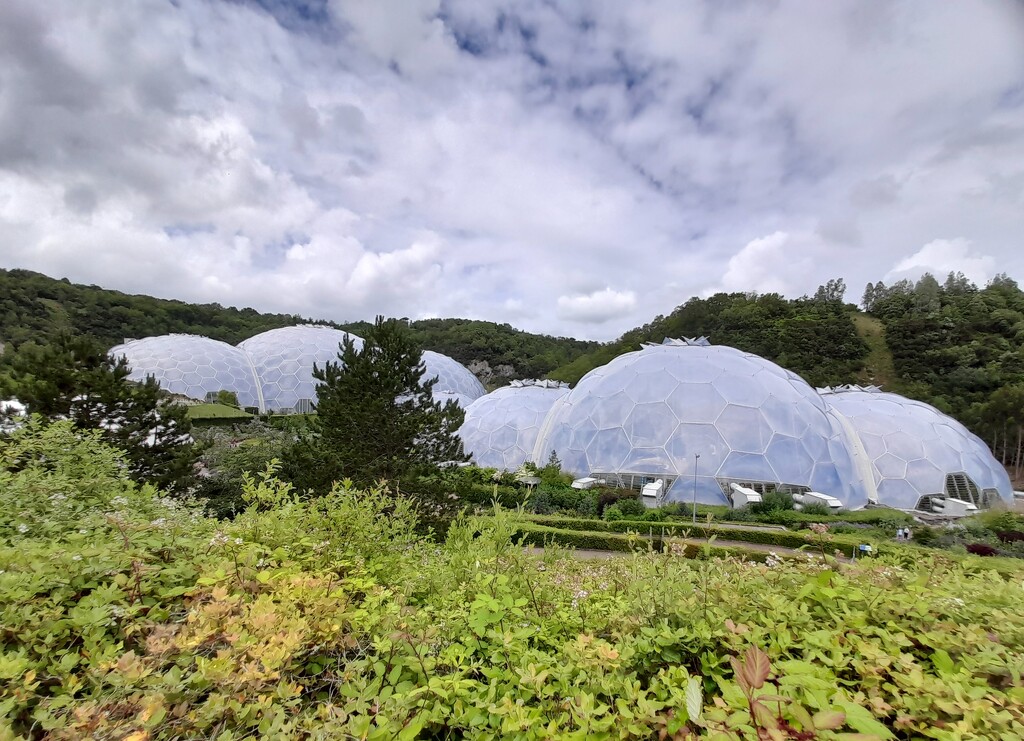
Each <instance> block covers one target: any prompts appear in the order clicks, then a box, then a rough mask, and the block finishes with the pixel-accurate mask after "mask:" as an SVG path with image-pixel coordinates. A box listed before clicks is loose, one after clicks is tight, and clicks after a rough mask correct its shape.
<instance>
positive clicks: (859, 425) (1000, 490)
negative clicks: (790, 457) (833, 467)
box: [820, 386, 1013, 510]
mask: <svg viewBox="0 0 1024 741" xmlns="http://www.w3.org/2000/svg"><path fill="white" fill-rule="evenodd" d="M820 393H821V395H822V398H823V399H824V401H825V403H826V404H827V405H828V406H829V408H830V410H831V411H832V412H833V414H834V415H835V416H836V418H837V419H839V421H840V422H841V423H842V425H843V426H844V427H845V428H846V429H847V436H848V438H849V443H848V444H849V447H850V449H851V450H852V451H853V457H854V460H855V461H857V462H858V465H857V469H858V477H859V478H860V479H861V480H862V481H863V482H864V485H865V488H866V490H867V492H868V496H869V498H870V499H871V500H872V501H874V502H877V503H878V504H883V505H887V506H890V507H895V508H897V509H907V510H912V509H923V510H928V509H930V508H931V499H932V498H934V497H942V498H953V499H961V500H964V501H969V502H971V503H972V504H975V505H976V506H978V507H981V508H985V507H991V506H993V505H995V504H997V503H998V502H999V501H1000V500H1002V501H1003V502H1005V503H1006V504H1012V503H1013V487H1012V486H1011V484H1010V478H1009V476H1007V474H1006V469H1005V468H1003V466H1002V465H1000V463H999V461H997V460H996V459H995V458H994V457H993V456H992V453H991V452H990V451H989V449H988V446H986V445H985V443H984V442H983V441H982V440H981V439H980V438H979V437H977V436H976V435H974V434H973V433H972V432H970V431H969V430H968V429H967V428H966V427H964V426H963V425H962V424H960V423H959V422H957V421H956V420H955V419H953V418H952V417H950V416H948V415H946V414H943V413H942V412H940V411H939V410H938V409H936V408H935V407H933V406H931V405H929V404H925V403H924V402H921V401H915V400H913V399H908V398H906V397H905V396H900V395H899V394H894V393H889V392H885V391H882V390H880V389H878V388H877V387H874V386H866V387H862V386H841V387H837V388H825V389H820Z"/></svg>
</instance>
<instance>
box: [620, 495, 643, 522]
mask: <svg viewBox="0 0 1024 741" xmlns="http://www.w3.org/2000/svg"><path fill="white" fill-rule="evenodd" d="M616 504H617V505H618V507H619V510H620V511H621V512H622V514H623V516H624V517H625V518H634V517H644V516H645V515H646V514H647V513H648V512H649V510H648V509H647V507H645V506H644V503H643V502H641V501H640V499H639V498H636V497H634V498H632V499H620V500H619V501H618V502H616Z"/></svg>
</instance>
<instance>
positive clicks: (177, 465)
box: [15, 335, 197, 491]
mask: <svg viewBox="0 0 1024 741" xmlns="http://www.w3.org/2000/svg"><path fill="white" fill-rule="evenodd" d="M130 373H131V368H129V366H128V363H127V361H126V360H125V359H124V358H123V357H122V358H112V357H110V356H109V355H107V353H106V352H105V351H104V350H103V348H102V347H101V346H100V345H99V344H97V343H96V342H95V341H93V340H91V339H89V338H86V337H71V336H69V335H62V336H60V337H59V338H58V339H57V341H56V342H54V343H53V344H51V345H47V346H44V347H40V348H33V349H32V351H31V352H28V353H23V354H22V355H21V356H20V357H19V358H18V361H17V365H16V366H15V378H16V383H17V391H18V397H19V399H20V401H21V402H22V403H23V404H25V406H26V407H27V409H28V412H29V413H30V414H39V415H41V416H43V417H47V418H50V419H70V420H71V421H72V422H74V424H75V426H76V427H79V428H82V429H97V430H100V431H102V433H103V436H104V438H105V439H106V440H107V442H109V443H110V444H111V445H113V446H114V447H117V448H119V449H121V450H122V451H124V453H125V455H126V457H127V460H128V462H129V465H130V467H131V471H130V472H131V476H132V478H133V479H135V480H136V481H140V482H147V483H152V484H154V485H156V486H158V487H160V488H161V489H164V490H168V491H182V490H184V489H186V488H187V487H188V486H189V485H190V484H191V483H192V466H193V463H194V462H195V460H196V457H197V451H196V450H195V446H194V445H193V441H192V437H191V429H192V423H191V421H190V420H189V419H188V416H187V410H186V408H185V407H184V406H183V405H181V404H173V403H169V402H167V401H166V398H165V397H166V393H165V392H164V391H162V390H161V388H160V386H159V384H158V383H157V382H156V380H155V379H154V378H153V377H152V376H149V377H147V378H146V380H145V381H144V382H142V383H134V382H131V381H129V380H128V375H129V374H130Z"/></svg>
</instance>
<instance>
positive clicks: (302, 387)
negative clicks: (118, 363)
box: [110, 324, 485, 413]
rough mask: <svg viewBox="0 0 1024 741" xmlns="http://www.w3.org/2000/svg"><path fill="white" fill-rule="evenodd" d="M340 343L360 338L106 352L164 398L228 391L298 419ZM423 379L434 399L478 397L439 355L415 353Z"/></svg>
mask: <svg viewBox="0 0 1024 741" xmlns="http://www.w3.org/2000/svg"><path fill="white" fill-rule="evenodd" d="M346 337H351V338H352V340H353V342H354V344H355V345H356V347H357V348H359V347H361V346H362V343H363V341H362V339H361V338H360V337H357V336H356V335H354V334H351V333H347V332H343V331H342V330H340V329H335V328H333V327H326V326H321V325H311V324H306V325H298V326H294V327H281V328H280V329H271V330H269V331H267V332H262V333H260V334H258V335H255V336H254V337H250V338H249V339H247V340H244V341H243V342H241V343H239V345H238V346H237V347H234V346H232V345H229V344H227V343H225V342H219V341H217V340H211V339H210V338H208V337H200V336H197V335H186V334H170V335H161V336H159V337H146V338H144V339H140V340H131V341H129V342H125V343H124V344H121V345H117V346H116V347H113V348H111V349H110V354H111V355H114V356H123V357H125V358H126V359H127V361H128V365H129V366H130V367H131V376H130V378H132V379H133V380H139V381H141V380H143V379H145V378H146V376H153V377H155V378H156V380H157V382H158V383H159V384H160V385H161V386H162V387H163V388H165V389H167V390H168V391H170V392H172V393H176V394H182V395H184V396H188V397H190V398H193V399H199V400H203V399H206V398H207V395H209V394H214V393H216V392H218V391H231V392H233V393H234V394H235V395H236V396H237V398H238V402H239V404H240V405H241V406H243V407H249V408H254V409H258V410H259V411H261V412H265V411H272V412H300V413H306V412H310V411H312V410H313V408H314V406H315V405H316V385H317V383H318V382H317V380H316V379H315V378H313V367H314V365H315V366H317V367H320V368H322V367H323V366H324V365H326V364H327V363H328V362H337V360H338V351H339V349H340V346H341V344H342V343H343V342H344V341H345V338H346ZM423 363H424V365H425V366H426V369H427V371H426V374H425V377H426V378H434V377H436V378H437V379H438V380H437V383H436V384H435V386H434V398H435V399H439V400H441V401H445V400H447V399H453V400H455V401H456V402H457V403H458V404H459V405H460V406H462V407H465V406H468V405H469V404H470V403H471V402H472V401H473V400H474V399H476V398H477V397H480V396H483V395H484V393H485V390H484V387H483V385H481V383H480V381H478V380H477V378H476V376H474V375H473V374H472V373H471V372H470V371H469V369H468V368H466V367H465V366H464V365H462V364H461V363H459V362H457V361H455V360H453V359H452V358H449V357H448V356H447V355H442V354H441V353H436V352H432V351H426V352H424V353H423Z"/></svg>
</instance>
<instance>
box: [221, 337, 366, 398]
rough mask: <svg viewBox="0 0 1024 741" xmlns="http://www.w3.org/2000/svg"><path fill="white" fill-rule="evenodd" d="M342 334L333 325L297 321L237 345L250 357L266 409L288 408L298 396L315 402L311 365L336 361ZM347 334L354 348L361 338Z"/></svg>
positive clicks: (360, 345)
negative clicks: (296, 323) (292, 325)
mask: <svg viewBox="0 0 1024 741" xmlns="http://www.w3.org/2000/svg"><path fill="white" fill-rule="evenodd" d="M346 336H349V334H348V333H347V332H342V331H341V330H340V329H334V328H333V327H325V326H321V325H315V324H301V325H298V326H294V327H281V328H280V329H271V330H269V331H267V332H261V333H260V334H258V335H255V336H253V337H250V338H249V339H247V340H245V341H243V342H241V343H239V345H238V347H239V348H241V349H242V350H244V351H245V352H246V353H248V355H249V357H250V358H252V364H253V367H255V368H256V375H257V377H259V379H260V383H261V385H262V388H263V398H264V401H265V402H266V406H267V409H268V410H271V411H291V410H293V409H295V407H296V406H297V405H298V404H299V400H300V399H308V400H310V401H312V402H313V403H314V404H315V403H316V386H317V384H318V383H319V382H318V381H317V380H316V379H314V378H313V366H314V365H316V366H317V367H320V368H322V367H323V366H324V365H326V364H327V363H329V362H331V363H336V362H337V361H338V352H339V349H340V346H341V343H342V342H343V341H344V340H345V337H346ZM351 337H352V339H353V341H354V342H355V344H356V347H357V348H358V347H362V344H363V341H362V339H360V338H359V337H356V336H355V335H351ZM285 379H288V380H285Z"/></svg>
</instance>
